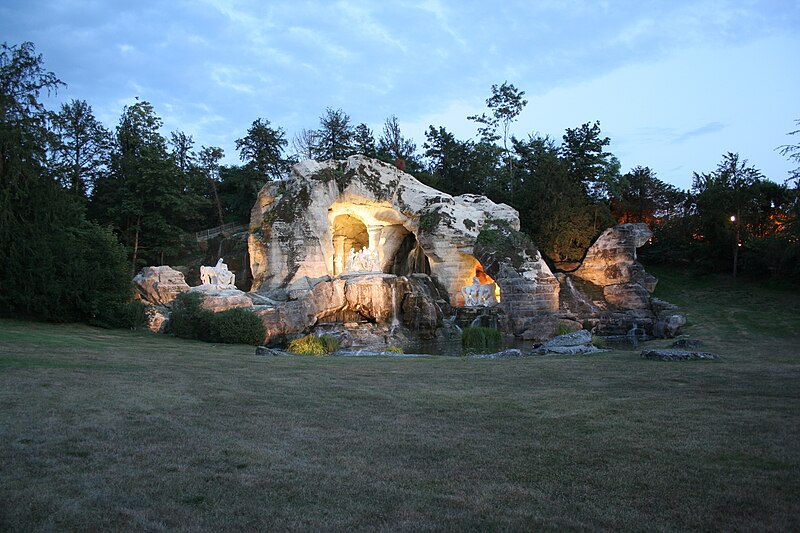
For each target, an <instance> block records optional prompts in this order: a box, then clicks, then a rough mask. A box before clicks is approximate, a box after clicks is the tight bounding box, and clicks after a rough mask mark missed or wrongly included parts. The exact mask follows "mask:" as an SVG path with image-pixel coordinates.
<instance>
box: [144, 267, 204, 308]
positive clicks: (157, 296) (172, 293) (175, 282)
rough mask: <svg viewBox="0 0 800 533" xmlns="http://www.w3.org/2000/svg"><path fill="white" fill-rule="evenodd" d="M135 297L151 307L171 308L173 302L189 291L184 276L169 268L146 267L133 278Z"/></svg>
mask: <svg viewBox="0 0 800 533" xmlns="http://www.w3.org/2000/svg"><path fill="white" fill-rule="evenodd" d="M133 287H134V297H135V298H136V299H137V300H141V301H142V302H144V303H147V304H150V305H161V306H164V307H168V308H171V307H172V301H173V300H175V297H176V296H178V294H180V293H182V292H186V291H188V290H189V288H190V287H189V285H188V284H187V283H186V281H185V280H184V278H183V274H182V273H181V272H178V271H177V270H174V269H172V268H170V267H168V266H149V267H144V268H143V269H142V270H141V271H139V273H138V274H136V276H134V278H133Z"/></svg>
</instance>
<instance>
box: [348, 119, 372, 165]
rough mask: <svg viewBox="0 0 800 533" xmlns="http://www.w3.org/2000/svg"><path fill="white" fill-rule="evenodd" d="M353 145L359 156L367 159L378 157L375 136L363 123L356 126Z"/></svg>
mask: <svg viewBox="0 0 800 533" xmlns="http://www.w3.org/2000/svg"><path fill="white" fill-rule="evenodd" d="M353 144H354V145H355V149H356V151H357V152H358V153H359V154H362V155H365V156H367V157H378V149H377V148H376V146H375V136H374V135H373V134H372V130H371V129H369V126H367V125H366V124H364V123H363V122H362V123H361V124H359V125H358V126H356V130H355V135H354V136H353Z"/></svg>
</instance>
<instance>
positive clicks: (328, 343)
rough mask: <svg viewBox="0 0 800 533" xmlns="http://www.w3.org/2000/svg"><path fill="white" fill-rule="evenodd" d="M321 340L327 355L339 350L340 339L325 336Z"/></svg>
mask: <svg viewBox="0 0 800 533" xmlns="http://www.w3.org/2000/svg"><path fill="white" fill-rule="evenodd" d="M319 340H321V341H322V345H323V346H324V347H325V352H326V353H333V352H335V351H336V350H338V349H339V339H337V338H336V337H334V336H333V335H323V336H322V337H320V338H319Z"/></svg>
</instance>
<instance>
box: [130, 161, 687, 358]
mask: <svg viewBox="0 0 800 533" xmlns="http://www.w3.org/2000/svg"><path fill="white" fill-rule="evenodd" d="M519 227H520V222H519V215H518V213H517V212H516V210H514V209H513V208H511V207H509V206H507V205H505V204H497V203H494V202H492V201H491V200H489V199H488V198H486V197H483V196H478V195H474V194H464V195H461V196H455V197H454V196H450V195H448V194H446V193H443V192H441V191H437V190H435V189H433V188H431V187H429V186H427V185H424V184H422V183H421V182H419V181H417V180H416V179H415V178H413V177H412V176H410V175H408V174H405V173H404V172H402V171H400V170H399V169H397V168H395V167H394V166H392V165H388V164H386V163H383V162H381V161H377V160H374V159H370V158H366V157H363V156H352V157H350V158H348V159H347V160H342V161H326V162H316V161H311V160H309V161H304V162H301V163H299V164H297V165H295V166H294V167H293V169H292V172H291V174H290V176H289V177H288V178H287V179H284V180H280V181H271V182H268V183H267V184H266V185H265V186H264V187H263V188H262V189H261V191H260V192H259V194H258V198H257V200H256V203H255V205H254V206H253V209H252V212H251V221H250V227H249V232H248V235H249V236H248V254H247V255H248V256H249V260H250V271H251V274H252V288H251V290H250V292H248V293H243V292H241V291H237V290H234V289H233V288H232V287H227V288H222V287H214V286H200V287H195V288H192V289H191V290H192V291H199V292H202V293H203V294H204V296H205V299H204V306H205V307H206V308H209V309H212V310H214V311H221V310H224V309H228V308H231V307H247V308H250V309H252V310H253V311H254V312H255V313H256V314H258V316H259V317H260V318H261V319H262V321H263V322H264V324H265V326H266V329H267V338H268V341H269V342H272V343H275V342H276V341H278V340H280V339H283V338H286V337H288V336H292V335H295V334H299V333H302V332H307V331H309V330H312V329H314V328H324V327H329V325H330V324H331V323H338V324H356V325H354V326H353V328H357V329H360V330H363V331H364V332H365V333H364V334H363V335H360V334H355V333H352V332H348V333H347V335H343V338H344V337H346V338H347V339H349V340H347V342H352V343H354V345H355V344H357V343H359V342H364V343H367V344H369V345H375V344H376V343H378V344H379V341H380V342H386V343H388V342H389V339H388V335H389V334H388V333H385V332H384V330H386V332H391V333H392V335H396V330H397V328H398V327H400V326H404V327H405V330H406V331H408V332H411V334H413V335H416V336H419V337H422V338H424V339H432V338H435V337H436V336H437V335H439V332H440V331H442V330H441V327H442V325H443V324H445V323H447V324H453V325H454V326H455V325H456V324H460V325H461V327H464V326H466V325H470V324H474V323H480V324H482V325H486V324H484V322H488V323H489V325H490V326H493V327H494V326H496V327H499V328H501V329H503V330H504V331H506V332H507V333H513V334H515V335H517V336H521V337H523V338H525V339H529V340H535V341H542V340H546V339H548V338H551V337H552V336H554V335H555V334H556V332H557V331H559V330H563V328H564V327H566V328H568V329H585V330H586V329H591V330H593V331H595V332H597V333H600V334H620V333H621V334H625V333H627V332H628V331H630V330H631V329H633V330H637V331H638V330H639V329H644V330H646V331H648V333H649V332H652V331H654V328H655V331H656V332H657V333H660V334H663V335H664V336H669V335H674V334H676V333H677V332H678V331H679V330H680V326H681V325H682V323H681V319H680V318H679V317H680V316H681V315H677V314H676V313H675V311H674V309H673V308H671V307H670V306H669V305H668V304H665V303H664V302H660V301H656V300H653V299H652V297H651V294H652V292H653V290H654V289H655V284H656V279H655V278H654V277H653V276H650V275H649V274H647V273H646V272H645V271H644V268H643V267H642V265H640V264H639V263H638V262H637V261H636V248H637V247H639V246H642V245H643V244H644V243H645V242H647V240H648V239H649V238H650V236H651V235H652V233H651V232H650V230H649V229H648V228H647V226H646V225H644V224H622V225H619V226H615V227H614V228H610V229H608V230H606V231H605V232H604V233H603V234H602V235H601V236H600V238H599V239H598V240H597V242H595V243H594V244H593V245H592V247H591V248H590V249H589V251H588V252H587V255H586V258H585V259H584V261H583V262H582V263H581V264H580V266H579V267H578V268H577V269H575V270H574V271H573V272H570V273H558V274H557V275H553V273H552V272H551V270H550V268H549V267H548V265H547V263H546V262H545V260H544V258H543V257H542V255H541V254H540V253H539V251H538V250H537V249H536V247H535V246H534V244H533V243H532V242H531V241H530V240H529V239H528V237H527V236H525V235H524V234H523V233H521V232H520V231H519ZM150 268H155V269H158V268H168V267H150ZM169 270H171V269H169ZM169 270H163V271H162V270H156V271H152V272H150V273H149V274H148V275H149V277H150V278H152V280H151V281H143V280H140V281H139V282H138V285H137V289H138V290H139V291H140V292H141V293H142V294H143V295H145V296H143V299H149V300H148V301H151V302H153V303H159V304H163V305H166V303H168V302H169V301H171V299H172V298H174V296H175V294H177V293H178V292H181V291H185V290H189V288H188V286H187V285H186V284H185V282H183V278H182V275H180V273H178V272H175V271H172V272H174V274H173V273H171V272H169ZM159 276H161V277H159ZM238 277H239V276H238V275H237V279H238ZM162 278H163V280H162ZM475 280H477V283H479V284H480V286H479V287H478V289H481V292H480V293H481V294H483V293H484V292H485V291H486V290H487V288H490V287H491V288H493V287H496V288H497V290H496V292H494V294H493V295H491V296H492V297H491V298H485V299H482V300H481V303H482V304H485V305H486V306H487V307H483V306H480V307H464V305H465V299H464V292H462V288H463V287H465V286H473V287H475V285H474V284H475V283H476V281H475ZM156 281H158V283H156ZM159 283H162V284H163V286H162V285H159ZM181 283H182V284H181ZM139 287H141V288H139ZM159 287H160V288H159ZM353 328H350V329H353ZM376 328H377V329H376ZM401 329H402V328H401ZM353 331H355V329H353ZM381 339H382V340H381ZM582 346H585V345H582ZM563 348H569V347H563Z"/></svg>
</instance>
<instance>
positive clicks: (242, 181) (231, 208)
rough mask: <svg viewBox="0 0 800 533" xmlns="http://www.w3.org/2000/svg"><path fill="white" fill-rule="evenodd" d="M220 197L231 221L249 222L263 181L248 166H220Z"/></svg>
mask: <svg viewBox="0 0 800 533" xmlns="http://www.w3.org/2000/svg"><path fill="white" fill-rule="evenodd" d="M219 179H220V184H219V197H220V201H221V203H222V205H223V206H225V213H226V215H227V218H228V220H229V221H230V222H240V223H247V222H249V221H250V210H251V209H252V208H253V204H254V203H255V201H256V198H257V197H258V192H259V191H260V190H261V187H262V182H261V181H260V180H259V179H258V176H256V175H255V172H254V170H253V169H251V168H250V167H248V166H243V167H240V166H233V165H231V166H227V165H225V166H221V167H220V168H219Z"/></svg>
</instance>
